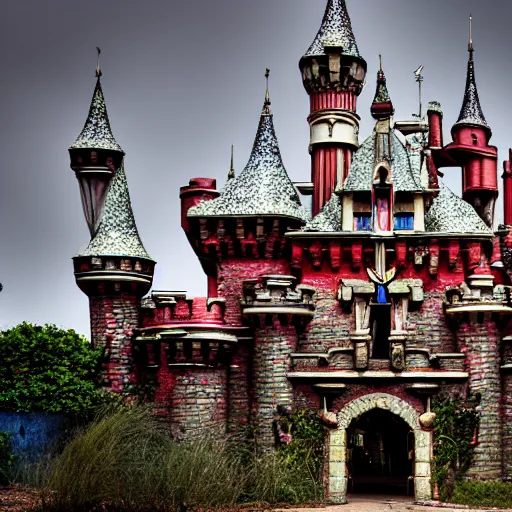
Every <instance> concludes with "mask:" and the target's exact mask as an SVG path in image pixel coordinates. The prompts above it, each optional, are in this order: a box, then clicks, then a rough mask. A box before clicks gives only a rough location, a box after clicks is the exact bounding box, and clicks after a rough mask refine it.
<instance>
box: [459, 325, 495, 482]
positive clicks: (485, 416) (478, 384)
mask: <svg viewBox="0 0 512 512" xmlns="http://www.w3.org/2000/svg"><path fill="white" fill-rule="evenodd" d="M498 340H499V333H498V331H497V328H496V325H495V324H494V323H493V322H482V323H478V322H477V320H476V318H471V323H463V324H462V325H461V327H460V329H459V331H458V341H459V347H460V349H461V351H463V352H465V353H466V362H467V364H468V368H469V385H470V390H471V392H472V393H480V395H481V401H480V404H479V406H478V407H477V411H478V412H479V413H480V429H479V434H478V441H479V443H478V445H477V446H476V448H475V458H474V461H473V464H472V466H471V469H470V471H469V475H470V476H472V477H475V478H478V479H482V480H489V479H494V478H500V477H501V470H502V455H501V441H502V432H501V415H500V409H501V407H500V406H501V384H500V368H499V357H498Z"/></svg>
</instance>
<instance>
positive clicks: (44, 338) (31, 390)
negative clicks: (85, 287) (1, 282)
mask: <svg viewBox="0 0 512 512" xmlns="http://www.w3.org/2000/svg"><path fill="white" fill-rule="evenodd" d="M100 356H101V351H100V350H95V349H93V348H92V347H91V345H90V343H89V342H88V341H87V340H86V339H85V338H84V337H83V336H80V335H79V334H77V333H76V332H75V331H73V330H67V331H65V330H62V329H59V328H57V327H56V326H55V325H45V326H44V327H41V326H36V325H32V324H29V323H26V322H25V323H22V324H20V325H18V326H16V327H14V328H12V329H10V330H7V331H3V332H0V375H1V376H2V379H0V404H1V406H0V407H1V409H3V410H11V411H18V412H30V411H36V410H38V411H46V412H51V413H57V412H64V413H67V414H79V413H82V412H83V411H85V410H88V409H90V408H91V407H93V406H94V405H95V404H96V403H97V401H98V385H97V382H96V375H97V372H98V368H99V359H100Z"/></svg>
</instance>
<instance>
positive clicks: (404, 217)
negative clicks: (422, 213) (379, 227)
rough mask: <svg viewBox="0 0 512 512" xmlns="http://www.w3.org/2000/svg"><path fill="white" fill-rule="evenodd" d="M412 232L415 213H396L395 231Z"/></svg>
mask: <svg viewBox="0 0 512 512" xmlns="http://www.w3.org/2000/svg"><path fill="white" fill-rule="evenodd" d="M400 230H403V231H412V230H414V213H396V214H395V231H400Z"/></svg>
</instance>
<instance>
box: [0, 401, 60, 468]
mask: <svg viewBox="0 0 512 512" xmlns="http://www.w3.org/2000/svg"><path fill="white" fill-rule="evenodd" d="M65 425H66V418H65V416H64V415H63V414H48V413H44V412H11V411H3V412H0V431H3V432H10V433H11V434H12V448H13V452H14V454H15V455H17V456H18V457H20V456H21V457H23V458H26V459H28V460H36V459H37V458H38V457H39V456H40V455H41V454H43V453H44V452H45V450H46V449H48V448H50V447H51V446H52V445H53V444H55V443H56V442H57V441H58V439H59V437H60V435H61V434H62V432H63V430H64V427H65Z"/></svg>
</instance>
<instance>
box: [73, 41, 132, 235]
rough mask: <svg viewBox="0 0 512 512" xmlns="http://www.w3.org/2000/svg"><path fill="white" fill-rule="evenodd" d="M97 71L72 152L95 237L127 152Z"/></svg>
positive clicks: (82, 196) (83, 200)
mask: <svg viewBox="0 0 512 512" xmlns="http://www.w3.org/2000/svg"><path fill="white" fill-rule="evenodd" d="M99 56H100V49H99V48H98V65H97V67H96V87H95V89H94V94H93V96H92V101H91V106H90V108H89V115H88V116H87V119H86V121H85V124H84V127H83V129H82V132H81V133H80V135H79V136H78V138H77V139H76V140H75V142H74V143H73V145H72V146H71V147H70V148H69V155H70V157H71V164H70V166H71V169H73V171H75V174H76V177H77V179H78V182H79V184H80V195H81V198H82V206H83V209H84V215H85V220H86V222H87V225H88V227H89V231H90V232H91V236H93V235H94V233H95V231H96V230H97V229H98V224H99V220H100V217H101V212H102V209H103V205H104V202H105V194H106V192H107V187H108V184H109V182H110V180H111V179H112V176H113V175H114V174H115V172H116V169H119V167H121V162H122V160H123V156H124V151H123V150H122V149H121V146H120V145H119V144H118V143H117V142H116V139H115V138H114V135H113V134H112V130H111V128H110V121H109V118H108V114H107V106H106V104H105V97H104V95H103V90H102V88H101V75H102V73H101V69H100V67H99Z"/></svg>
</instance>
